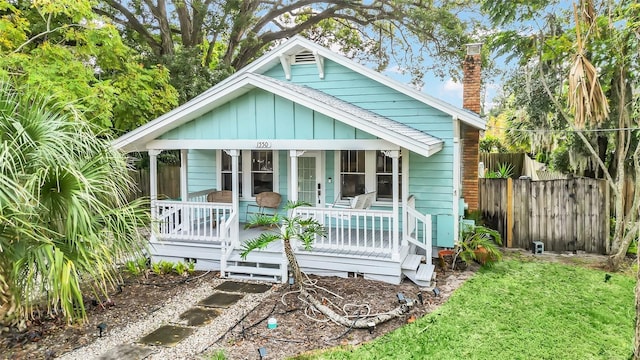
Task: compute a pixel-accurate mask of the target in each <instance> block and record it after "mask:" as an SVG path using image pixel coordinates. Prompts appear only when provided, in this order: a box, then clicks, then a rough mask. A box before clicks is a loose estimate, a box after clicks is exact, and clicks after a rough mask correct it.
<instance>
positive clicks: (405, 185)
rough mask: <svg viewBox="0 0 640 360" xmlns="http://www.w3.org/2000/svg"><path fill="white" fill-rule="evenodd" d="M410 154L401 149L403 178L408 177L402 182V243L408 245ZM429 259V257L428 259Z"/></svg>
mask: <svg viewBox="0 0 640 360" xmlns="http://www.w3.org/2000/svg"><path fill="white" fill-rule="evenodd" d="M409 154H410V152H409V151H407V149H404V148H403V149H401V150H400V160H402V178H403V179H406V180H405V181H403V182H402V215H401V216H402V235H403V236H402V245H408V244H409V242H408V241H407V240H406V238H405V236H406V235H407V210H406V209H407V199H408V198H409ZM427 260H429V259H427Z"/></svg>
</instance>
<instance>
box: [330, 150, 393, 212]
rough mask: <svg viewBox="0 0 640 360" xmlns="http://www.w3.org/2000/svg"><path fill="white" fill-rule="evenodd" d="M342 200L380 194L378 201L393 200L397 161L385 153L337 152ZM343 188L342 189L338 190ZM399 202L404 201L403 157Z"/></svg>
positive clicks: (365, 151)
mask: <svg viewBox="0 0 640 360" xmlns="http://www.w3.org/2000/svg"><path fill="white" fill-rule="evenodd" d="M335 162H336V172H335V177H336V179H339V180H340V183H339V184H336V189H335V191H336V192H339V194H338V195H339V199H342V200H344V199H346V198H351V197H353V196H356V195H360V194H364V193H365V192H368V191H376V201H380V202H385V203H389V202H391V201H392V200H393V158H391V157H388V156H385V152H383V151H375V150H342V151H336V153H335ZM338 186H339V187H338ZM398 190H399V192H398V199H402V158H398Z"/></svg>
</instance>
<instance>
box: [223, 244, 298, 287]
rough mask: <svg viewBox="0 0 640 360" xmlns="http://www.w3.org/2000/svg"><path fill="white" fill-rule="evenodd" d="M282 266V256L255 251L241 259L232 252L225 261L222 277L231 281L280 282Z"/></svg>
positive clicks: (237, 254) (236, 252) (238, 253)
mask: <svg viewBox="0 0 640 360" xmlns="http://www.w3.org/2000/svg"><path fill="white" fill-rule="evenodd" d="M258 253H260V254H258ZM282 266H283V258H282V254H278V253H270V252H261V251H256V252H255V253H252V254H249V256H247V258H246V259H242V257H241V256H240V252H239V251H238V250H234V251H233V253H232V254H231V256H230V257H229V259H227V266H226V267H225V270H224V272H225V274H224V276H225V277H227V278H231V279H242V280H260V281H269V282H282ZM284 266H286V265H284Z"/></svg>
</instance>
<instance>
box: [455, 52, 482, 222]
mask: <svg viewBox="0 0 640 360" xmlns="http://www.w3.org/2000/svg"><path fill="white" fill-rule="evenodd" d="M481 48H482V44H468V45H467V56H466V57H465V59H464V64H463V67H462V70H463V75H464V78H463V81H462V85H463V90H462V107H463V108H465V109H467V110H470V111H473V112H475V113H476V114H480V98H481V96H480V87H481V76H480V71H481V62H482V58H481V55H480V49H481ZM460 135H461V138H462V197H463V198H464V200H465V202H466V203H467V204H468V205H469V210H470V211H473V210H477V209H478V208H479V197H478V163H479V162H480V148H479V143H480V131H479V130H478V129H475V128H473V127H471V126H468V125H464V124H462V125H461V127H460Z"/></svg>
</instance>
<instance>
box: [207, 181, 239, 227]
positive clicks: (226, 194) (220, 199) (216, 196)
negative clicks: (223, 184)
mask: <svg viewBox="0 0 640 360" xmlns="http://www.w3.org/2000/svg"><path fill="white" fill-rule="evenodd" d="M232 201H233V192H232V191H231V190H219V191H212V192H210V193H208V194H207V202H212V203H225V204H230V203H231V202H232ZM216 217H217V218H216ZM222 221H224V216H223V215H220V216H214V219H212V220H211V228H212V229H214V228H216V227H217V226H218V223H219V222H222Z"/></svg>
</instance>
